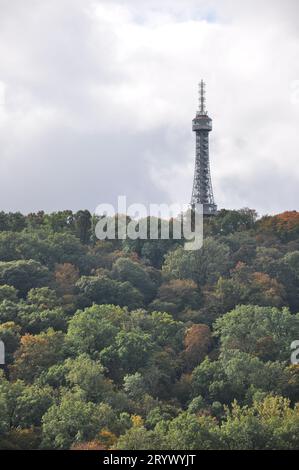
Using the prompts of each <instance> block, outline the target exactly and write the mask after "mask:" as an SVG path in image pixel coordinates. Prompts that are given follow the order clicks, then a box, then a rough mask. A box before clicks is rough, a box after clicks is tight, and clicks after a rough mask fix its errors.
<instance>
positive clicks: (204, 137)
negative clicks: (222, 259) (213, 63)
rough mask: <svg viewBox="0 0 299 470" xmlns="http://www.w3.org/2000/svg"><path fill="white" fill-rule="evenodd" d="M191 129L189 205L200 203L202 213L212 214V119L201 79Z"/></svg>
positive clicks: (215, 209) (214, 210) (213, 205)
mask: <svg viewBox="0 0 299 470" xmlns="http://www.w3.org/2000/svg"><path fill="white" fill-rule="evenodd" d="M192 130H193V131H194V132H195V135H196V153H195V171H194V180H193V189H192V197H191V207H195V204H202V206H203V214H204V215H214V214H216V212H217V206H216V204H215V201H214V196H213V188H212V181H211V172H210V158H209V132H211V130H212V119H211V118H210V117H209V116H208V112H207V110H206V98H205V83H204V82H203V80H201V82H200V84H199V109H198V111H197V112H196V116H195V118H194V119H193V121H192Z"/></svg>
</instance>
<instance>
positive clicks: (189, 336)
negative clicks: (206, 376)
mask: <svg viewBox="0 0 299 470" xmlns="http://www.w3.org/2000/svg"><path fill="white" fill-rule="evenodd" d="M184 345H185V350H184V352H183V357H184V361H185V367H186V369H187V370H192V369H193V368H194V367H195V366H196V365H197V364H199V363H200V362H201V361H202V360H203V359H204V358H205V356H206V355H207V353H208V352H209V350H210V348H211V345H212V335H211V330H210V328H209V327H208V326H207V325H204V324H194V325H192V326H191V327H190V328H188V330H187V331H186V335H185V339H184Z"/></svg>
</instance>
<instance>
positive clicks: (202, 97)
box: [198, 80, 207, 116]
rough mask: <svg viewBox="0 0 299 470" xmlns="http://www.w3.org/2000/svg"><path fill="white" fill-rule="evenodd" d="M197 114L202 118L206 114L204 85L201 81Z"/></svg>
mask: <svg viewBox="0 0 299 470" xmlns="http://www.w3.org/2000/svg"><path fill="white" fill-rule="evenodd" d="M198 86H199V112H200V114H201V115H202V116H204V115H206V114H207V111H206V84H205V82H204V81H203V80H201V81H200V83H199V85H198Z"/></svg>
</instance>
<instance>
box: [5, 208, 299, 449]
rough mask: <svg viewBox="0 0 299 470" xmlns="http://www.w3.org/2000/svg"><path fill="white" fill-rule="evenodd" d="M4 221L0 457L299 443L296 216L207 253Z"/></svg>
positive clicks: (57, 225) (58, 219)
mask: <svg viewBox="0 0 299 470" xmlns="http://www.w3.org/2000/svg"><path fill="white" fill-rule="evenodd" d="M96 221H97V220H96V217H95V216H92V215H91V214H90V213H89V212H88V211H86V210H82V211H78V212H72V211H61V212H55V213H51V214H47V213H44V212H38V213H31V214H28V215H22V214H21V213H4V212H0V341H2V342H3V344H4V345H5V364H4V365H3V366H1V370H0V449H14V450H18V449H71V450H80V449H86V450H93V449H94V450H105V449H109V450H110V449H129V450H136V449H151V450H155V449H157V450H163V449H173V450H176V449H184V450H192V449H194V450H195V449H196V450H201V449H203V450H208V449H217V450H218V449H225V450H231V449H298V448H299V365H298V364H295V363H292V361H291V353H292V351H291V343H292V342H293V341H295V340H299V313H298V312H299V212H296V211H291V212H284V213H282V214H278V215H272V216H263V217H260V218H258V217H257V214H256V212H255V211H254V210H250V209H241V210H221V211H219V212H218V213H217V215H216V216H215V217H211V218H207V219H205V221H204V243H203V247H202V248H201V249H200V250H195V251H187V250H184V247H183V241H180V240H174V239H171V238H170V239H169V240H162V239H158V240H140V239H136V240H129V239H126V240H118V239H115V240H102V241H101V240H97V239H96V237H95V235H94V227H95V224H96Z"/></svg>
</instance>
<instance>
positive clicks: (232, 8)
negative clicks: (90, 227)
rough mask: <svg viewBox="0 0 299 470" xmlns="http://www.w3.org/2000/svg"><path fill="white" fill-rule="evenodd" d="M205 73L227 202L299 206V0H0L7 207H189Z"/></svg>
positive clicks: (273, 208)
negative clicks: (121, 200)
mask: <svg viewBox="0 0 299 470" xmlns="http://www.w3.org/2000/svg"><path fill="white" fill-rule="evenodd" d="M201 78H204V79H205V81H206V83H207V107H208V111H209V114H210V116H211V117H212V119H213V126H214V129H213V132H212V133H211V134H210V147H211V149H210V158H211V171H212V181H213V187H214V195H215V199H216V202H217V204H218V207H220V208H222V207H225V208H241V207H251V208H255V209H257V210H258V212H259V213H260V214H264V213H274V212H281V211H284V210H294V209H296V210H299V167H298V156H299V150H298V149H299V2H298V1H297V0H242V1H240V0H159V1H158V0H124V1H120V0H108V1H102V0H26V1H24V0H0V210H6V211H8V210H11V211H17V210H20V211H22V212H25V213H27V212H30V211H37V210H40V209H43V210H45V211H54V210H61V209H73V210H77V209H79V208H88V209H89V210H91V211H93V210H94V209H95V208H96V206H97V205H98V204H100V203H115V200H116V197H117V196H118V195H127V198H128V201H129V203H131V202H142V203H145V204H149V203H153V202H161V203H162V202H169V203H170V202H172V203H174V202H179V203H186V202H189V200H190V197H191V190H192V180H193V169H194V153H195V149H194V135H193V134H192V130H191V121H192V118H193V117H194V115H195V111H196V108H197V84H198V82H199V80H200V79H201Z"/></svg>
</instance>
